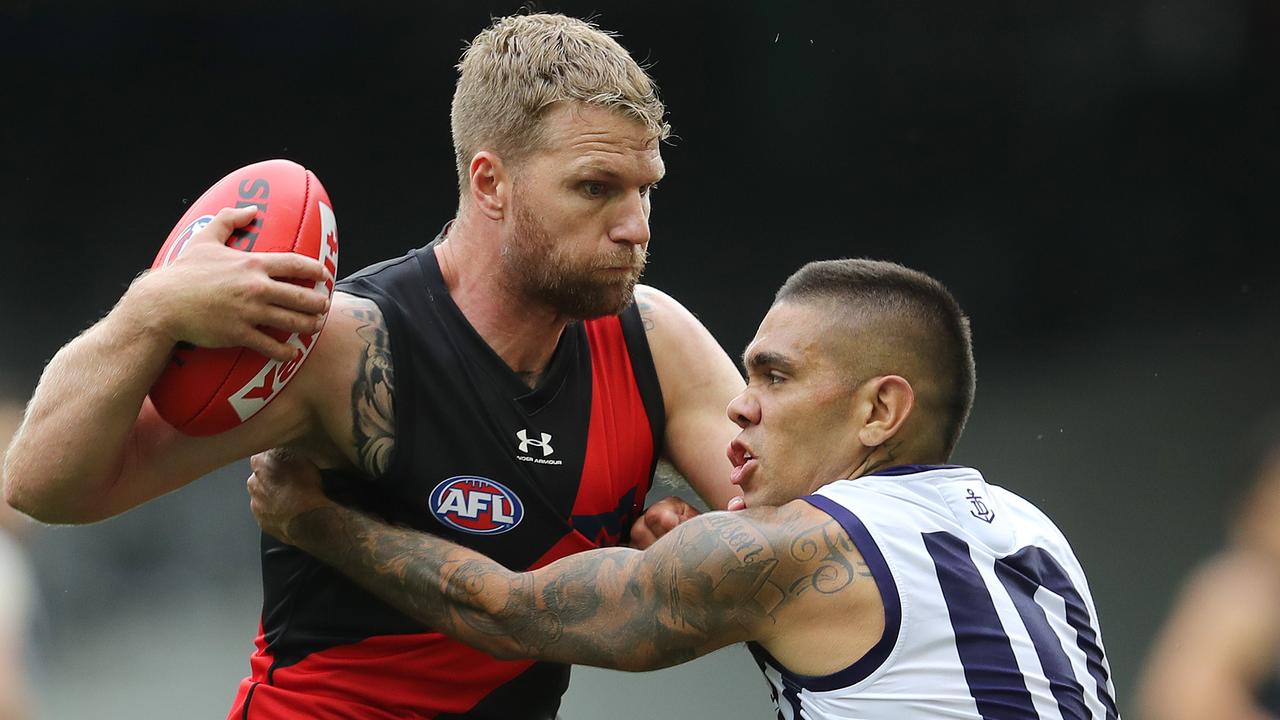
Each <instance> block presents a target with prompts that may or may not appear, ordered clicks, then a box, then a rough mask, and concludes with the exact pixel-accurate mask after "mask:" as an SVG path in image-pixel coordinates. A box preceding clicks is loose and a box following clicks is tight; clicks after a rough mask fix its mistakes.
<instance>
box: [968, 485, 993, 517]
mask: <svg viewBox="0 0 1280 720" xmlns="http://www.w3.org/2000/svg"><path fill="white" fill-rule="evenodd" d="M964 497H965V499H966V500H968V501H969V502H971V503H973V509H972V510H970V511H969V514H970V515H972V516H974V517H976V518H978V519H979V520H981V521H983V522H985V523H987V524H988V525H990V524H991V522H992V521H993V520H995V519H996V514H995V513H994V512H992V511H991V508H989V507H987V504H986V503H984V502H982V496H981V495H978V494H977V493H975V492H974V491H973V488H969V494H968V495H965V496H964Z"/></svg>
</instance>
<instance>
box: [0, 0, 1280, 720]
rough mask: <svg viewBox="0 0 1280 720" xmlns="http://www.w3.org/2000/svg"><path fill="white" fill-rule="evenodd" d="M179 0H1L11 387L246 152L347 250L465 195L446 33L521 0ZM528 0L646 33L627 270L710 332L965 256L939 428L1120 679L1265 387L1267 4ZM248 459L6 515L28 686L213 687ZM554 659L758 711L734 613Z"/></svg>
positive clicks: (207, 710) (1254, 422) (243, 527)
mask: <svg viewBox="0 0 1280 720" xmlns="http://www.w3.org/2000/svg"><path fill="white" fill-rule="evenodd" d="M170 5H171V4H170V3H160V2H139V1H134V2H120V3H112V4H110V5H109V6H108V5H101V4H97V3H92V2H61V3H44V2H31V1H25V2H24V1H22V0H19V1H17V2H13V1H11V2H8V3H5V4H3V5H0V107H3V108H4V109H5V115H4V120H3V122H2V123H0V143H2V145H0V151H2V153H0V157H2V158H3V160H2V161H0V163H2V164H0V167H2V168H3V171H2V172H0V217H4V218H5V220H6V228H5V233H4V235H3V237H2V239H0V243H3V248H4V254H3V256H2V257H3V258H4V261H5V263H6V267H7V268H8V270H9V271H8V272H7V273H6V275H5V278H6V282H5V283H4V286H3V288H0V293H3V295H2V298H3V301H4V306H5V307H6V308H8V309H9V312H7V313H4V314H2V315H0V332H3V333H4V336H5V337H7V338H11V339H12V340H11V341H10V342H8V343H6V345H5V348H4V349H3V350H2V351H0V373H2V374H3V379H2V380H0V390H3V391H4V392H5V393H6V394H8V395H10V396H15V397H20V398H21V397H25V396H26V395H27V394H28V393H29V392H30V389H31V387H32V386H33V384H34V382H35V380H36V378H37V376H38V373H39V370H40V368H41V366H42V365H43V363H44V362H45V361H46V360H47V358H48V357H49V356H51V355H52V354H53V352H54V351H55V350H56V349H57V348H58V347H59V346H60V345H61V344H62V343H64V342H65V341H66V340H67V339H69V338H70V337H72V336H73V335H74V334H75V333H77V332H78V331H79V330H81V329H82V328H84V327H85V326H87V325H88V324H89V323H90V322H92V321H93V320H94V319H95V318H97V317H99V316H101V314H102V313H104V312H106V311H107V310H108V309H109V308H110V306H111V304H112V303H113V302H114V300H115V299H116V298H117V297H118V296H119V294H120V293H121V292H122V290H123V289H124V287H125V286H126V285H127V283H128V281H129V280H130V278H132V277H133V275H134V274H135V273H136V272H137V271H138V270H139V269H140V268H143V267H145V266H146V265H147V264H149V262H150V260H151V257H152V255H153V254H154V252H155V248H156V247H157V246H158V245H159V243H160V241H161V240H162V239H163V237H164V236H165V235H166V234H167V232H168V231H169V229H170V227H171V225H172V223H173V222H174V221H175V220H176V219H177V218H178V216H180V215H181V214H182V210H183V208H184V203H185V202H189V201H190V199H191V198H193V197H194V196H196V195H198V194H199V193H200V192H201V191H202V190H203V189H204V188H205V187H207V186H208V185H209V184H210V183H211V182H212V181H213V180H215V179H216V178H218V177H221V176H222V175H223V174H225V173H226V172H228V171H229V170H231V169H233V168H235V167H238V166H240V165H244V164H247V163H249V162H253V161H256V160H260V159H263V158H267V157H277V156H283V157H289V158H292V159H295V160H298V161H300V162H303V163H304V164H306V165H307V166H309V167H311V168H312V169H313V170H315V171H316V172H317V173H318V174H319V176H320V177H321V178H322V179H323V181H324V183H325V185H326V187H327V188H328V190H329V192H330V195H331V197H332V198H333V200H334V203H335V207H336V210H337V212H338V216H339V220H340V223H341V227H342V241H343V246H342V265H343V272H344V273H346V272H351V271H354V270H355V269H358V268H359V267H361V266H362V265H364V264H367V263H369V262H372V261H375V260H377V259H380V258H383V257H386V256H389V255H392V254H398V253H400V252H402V251H403V250H404V249H406V248H408V247H411V246H414V245H417V244H421V243H422V242H425V241H426V240H428V239H429V238H430V236H431V235H433V234H434V233H435V231H436V230H437V229H438V227H439V226H440V225H441V224H442V223H443V222H444V221H445V220H447V219H448V218H449V217H450V216H451V215H452V212H453V208H454V203H455V197H456V195H455V188H454V184H453V183H454V179H453V174H452V156H451V151H450V148H449V144H448V125H447V112H448V103H449V97H450V93H451V86H452V82H453V71H452V69H451V67H452V64H453V63H454V62H455V61H456V59H457V55H458V53H459V51H460V49H461V46H462V43H463V42H464V41H465V39H467V38H470V37H471V36H473V35H474V34H475V33H476V32H477V31H478V30H479V29H480V28H482V27H483V26H484V25H485V24H486V23H487V19H488V17H489V15H490V14H505V13H507V12H511V11H514V10H515V9H517V8H518V7H519V6H518V5H517V4H515V3H488V4H484V3H471V4H458V5H456V6H447V7H432V6H428V5H426V4H395V3H388V4H384V5H379V6H377V7H374V6H372V5H369V4H366V5H365V6H362V7H356V6H349V5H339V4H336V3H325V2H311V3H301V2H284V3H273V4H271V5H270V6H269V7H264V6H260V5H256V4H251V3H237V2H229V3H220V4H219V5H218V6H217V7H216V8H214V7H206V6H201V7H199V8H191V9H182V10H175V9H173V8H172V7H171V6H170ZM541 7H545V8H548V9H563V10H566V11H568V12H570V13H571V14H576V15H590V14H593V13H594V14H596V15H598V19H599V22H600V23H601V24H602V25H604V26H605V27H607V28H610V29H614V30H617V31H619V32H620V33H621V34H622V41H623V43H624V45H626V46H627V47H628V48H629V49H630V50H631V51H632V52H633V53H634V54H635V55H636V56H637V57H639V58H642V59H645V60H646V62H648V63H650V64H651V65H652V68H651V72H652V74H653V75H654V76H655V78H656V79H657V81H658V82H659V84H660V86H661V88H662V91H663V95H664V98H665V99H666V101H667V103H668V106H669V109H670V111H671V122H672V123H673V125H674V127H675V130H676V133H677V134H678V136H679V137H678V138H677V140H676V141H675V142H674V143H673V144H672V145H671V146H669V147H668V148H665V149H664V157H665V158H666V161H667V164H668V170H669V177H668V179H667V180H666V181H664V183H663V186H662V188H661V189H660V190H659V191H658V194H657V195H656V196H655V209H654V217H653V235H654V240H653V245H652V248H651V249H652V251H653V255H652V262H651V266H650V267H651V269H650V271H649V272H648V274H647V275H646V281H647V282H649V283H651V284H654V285H656V286H658V287H660V288H662V289H664V290H667V291H668V292H670V293H671V294H673V295H674V296H675V297H677V298H679V299H681V300H682V301H683V302H684V303H685V304H686V305H687V306H688V307H690V308H691V309H692V310H693V311H695V312H696V313H698V314H699V316H700V317H701V318H702V319H703V321H704V322H705V323H706V324H707V326H708V327H709V328H710V329H711V330H712V332H713V333H714V334H715V335H716V337H717V338H718V339H719V340H720V341H721V343H722V344H723V345H724V346H725V348H726V349H727V350H728V351H729V352H730V353H731V354H734V355H736V354H737V353H739V352H740V351H741V349H742V348H743V346H744V345H745V344H746V342H747V341H748V340H749V339H750V337H751V335H752V334H753V332H754V328H755V324H756V322H757V321H758V319H759V318H760V317H761V316H762V314H763V312H764V310H765V309H766V308H767V306H768V302H769V298H770V296H771V294H772V292H773V290H774V289H775V288H776V287H777V285H778V284H780V283H781V281H782V280H783V279H785V277H786V276H787V275H788V274H789V273H790V272H791V271H793V270H794V269H795V268H797V267H798V266H799V265H801V264H802V263H803V262H805V261H807V260H811V259H815V258H821V257H837V256H872V257H882V258H888V259H893V260H897V261H900V262H904V263H906V264H908V265H912V266H915V267H918V268H920V269H923V270H926V271H928V272H930V273H932V274H934V275H935V276H937V277H938V278H939V279H941V280H942V281H943V282H945V283H946V284H947V285H948V286H950V287H951V288H952V289H953V290H954V291H955V293H956V295H957V296H958V298H959V299H960V302H961V304H962V305H963V306H964V307H966V308H967V310H968V311H969V312H970V314H971V315H972V318H973V324H974V329H975V338H976V343H977V355H978V364H979V385H978V397H977V405H976V407H975V410H974V414H973V418H972V420H971V422H970V425H969V428H968V430H967V432H966V436H965V439H964V440H963V441H962V443H961V447H960V451H959V453H958V457H957V458H956V459H957V460H958V461H959V462H964V463H968V464H973V465H975V466H977V467H979V468H981V469H982V470H983V471H984V472H985V474H986V475H987V477H988V479H989V480H990V481H991V482H994V483H997V484H1000V485H1004V486H1006V487H1009V488H1011V489H1013V490H1015V491H1017V492H1019V493H1021V494H1023V495H1025V496H1027V497H1029V498H1030V499H1032V500H1033V501H1035V502H1036V503H1037V504H1039V505H1040V506H1041V507H1042V508H1043V509H1044V510H1046V511H1047V512H1048V513H1049V514H1050V515H1051V516H1052V517H1054V518H1055V519H1056V520H1057V521H1058V522H1059V524H1060V525H1061V526H1062V528H1063V529H1064V530H1065V532H1066V533H1067V536H1068V537H1069V538H1071V540H1072V542H1073V544H1074V546H1075V548H1076V550H1077V553H1078V554H1079V555H1080V557H1081V560H1082V561H1083V563H1084V566H1085V568H1086V571H1087V572H1088V574H1089V577H1090V580H1091V584H1092V588H1093V592H1094V596H1095V598H1096V600H1097V604H1098V607H1099V610H1100V613H1101V616H1102V627H1103V634H1104V639H1105V640H1106V645H1107V649H1108V651H1109V656H1110V661H1111V666H1112V669H1113V671H1114V674H1115V682H1116V686H1117V690H1118V693H1119V695H1120V700H1121V708H1122V710H1125V709H1127V708H1128V707H1130V705H1129V697H1130V694H1131V692H1132V689H1133V685H1134V683H1135V681H1136V674H1137V671H1138V667H1139V665H1140V663H1141V660H1142V657H1143V654H1144V653H1145V651H1146V648H1147V646H1148V643H1149V642H1150V639H1151V636H1152V634H1153V633H1154V631H1155V628H1156V627H1157V625H1158V622H1159V619H1160V617H1161V615H1162V614H1163V613H1164V611H1165V610H1166V608H1167V607H1168V604H1169V602H1170V601H1171V597H1172V593H1173V592H1174V591H1175V590H1176V587H1177V585H1178V582H1179V577H1180V576H1181V575H1182V574H1183V573H1184V572H1185V571H1186V570H1187V569H1188V568H1189V567H1190V566H1191V564H1193V563H1194V562H1195V561H1196V560H1197V559H1199V558H1201V557H1203V556H1204V555H1206V554H1207V553H1209V552H1211V551H1212V550H1213V548H1214V547H1215V546H1216V545H1217V543H1218V542H1219V541H1220V538H1221V527H1222V521H1223V518H1224V516H1225V513H1226V512H1227V511H1228V509H1229V508H1230V507H1231V504H1232V503H1233V502H1235V500H1236V498H1237V497H1238V495H1239V493H1240V491H1241V490H1242V488H1243V487H1244V486H1245V484H1246V483H1247V481H1248V478H1249V473H1250V472H1251V470H1252V465H1253V462H1254V460H1255V459H1256V458H1255V455H1256V452H1257V445H1258V442H1259V440H1258V438H1257V437H1256V430H1257V428H1258V427H1259V425H1260V423H1261V422H1262V421H1263V419H1264V418H1266V417H1267V416H1269V415H1270V414H1271V413H1273V412H1274V411H1275V410H1276V409H1277V400H1278V399H1280V398H1278V397H1277V395H1278V393H1277V384H1276V381H1275V376H1274V373H1275V368H1276V367H1277V361H1278V360H1280V339H1278V338H1277V333H1276V318H1277V310H1278V309H1280V291H1278V289H1277V283H1276V280H1275V275H1276V268H1277V261H1278V260H1280V243H1277V242H1276V239H1275V238H1276V230H1277V223H1276V210H1275V207H1276V205H1275V202H1274V201H1273V199H1272V198H1273V196H1274V195H1275V192H1276V190H1277V188H1278V187H1280V186H1278V184H1277V167H1280V165H1278V164H1277V160H1280V158H1278V157H1277V155H1278V154H1280V150H1278V149H1277V145H1276V143H1275V142H1274V139H1273V135H1274V128H1275V126H1276V120H1277V109H1278V108H1280V102H1278V101H1280V91H1278V88H1277V85H1276V83H1275V81H1274V79H1273V75H1274V69H1275V68H1276V67H1278V66H1280V57H1278V55H1280V44H1278V43H1276V42H1274V38H1275V37H1276V33H1277V30H1280V10H1278V9H1277V6H1276V4H1275V3H1271V2H1266V1H1265V0H1213V1H1212V2H1210V1H1208V0H1206V1H1205V2H1197V1H1194V0H1122V1H1120V2H1114V1H1113V2H1103V1H1102V0H1082V1H1081V2H1075V3H1069V4H1068V3H1061V4H1045V3H1034V4H1014V3H994V2H975V3H963V4H950V3H937V2H933V3H926V2H910V1H899V2H889V1H887V0H886V1H885V2H852V3H834V2H830V3H818V2H813V3H805V2H795V3H773V2H758V3H727V2H725V3H699V2H681V3H676V2H652V3H644V4H639V3H636V4H623V3H594V4H593V3H581V2H566V3H545V4H543V5H542V6H541ZM91 431H92V429H91V428H86V432H91ZM245 475H246V470H245V468H244V467H242V466H233V467H232V468H229V469H228V470H226V471H224V472H222V473H218V474H215V475H214V476H211V477H209V478H206V479H204V480H201V481H199V482H197V483H195V484H193V485H192V486H190V487H188V488H185V489H183V490H182V491H180V492H178V493H175V494H173V495H171V496H168V497H165V498H162V499H160V500H157V501H155V502H153V503H150V504H148V505H146V506H144V507H142V508H139V509H137V510H134V511H132V512H130V513H127V514H126V515H124V516H121V517H119V518H116V519H113V520H110V521H107V522H105V523H100V524H98V525H94V526H90V527H78V528H43V527H41V528H34V529H33V531H32V532H30V533H29V534H28V535H27V538H26V540H27V544H28V547H29V549H30V557H31V560H32V563H33V566H34V568H35V571H36V575H37V580H38V584H39V591H40V597H41V602H40V614H39V617H38V626H37V628H36V632H35V635H34V645H35V647H34V661H33V662H34V669H35V673H36V678H37V684H38V688H39V704H40V708H41V715H40V716H39V717H48V718H81V717H94V718H126V717H127V718H172V717H222V716H223V715H224V714H225V712H226V709H227V707H228V706H229V704H230V702H231V699H232V695H233V693H234V688H235V684H236V683H237V682H238V680H239V679H240V678H241V677H243V676H244V675H245V674H246V673H247V671H248V663H247V656H248V653H249V651H250V647H251V645H250V643H251V639H252V636H253V635H254V634H255V632H256V627H257V617H258V612H259V610H260V603H261V591H260V588H259V586H258V574H257V573H258V566H257V533H256V528H255V526H254V525H253V521H252V518H251V517H250V516H249V514H248V510H247V503H246V497H245V494H244V491H243V487H242V482H243V479H244V477H245ZM574 677H575V679H574V681H573V684H572V687H571V690H570V695H569V697H568V698H567V700H566V704H565V714H566V717H568V718H571V719H572V718H600V717H610V718H619V719H626V718H651V717H701V718H760V719H761V720H764V719H765V718H768V717H769V713H768V711H767V706H766V700H767V693H766V689H765V687H764V683H763V681H762V680H761V679H760V678H759V677H758V676H757V674H756V672H755V670H754V668H753V666H752V664H751V662H750V660H749V658H748V657H747V656H746V654H745V652H744V651H743V650H742V649H741V648H730V649H727V650H724V651H721V652H719V653H716V654H714V655H712V656H711V657H709V658H706V659H703V660H700V661H698V662H696V663H693V664H691V665H689V666H686V667H683V668H678V669H675V670H670V671H666V672H663V673H654V674H649V675H637V676H627V677H623V676H621V675H620V674H618V673H611V672H605V671H596V670H579V671H576V672H575V676H574Z"/></svg>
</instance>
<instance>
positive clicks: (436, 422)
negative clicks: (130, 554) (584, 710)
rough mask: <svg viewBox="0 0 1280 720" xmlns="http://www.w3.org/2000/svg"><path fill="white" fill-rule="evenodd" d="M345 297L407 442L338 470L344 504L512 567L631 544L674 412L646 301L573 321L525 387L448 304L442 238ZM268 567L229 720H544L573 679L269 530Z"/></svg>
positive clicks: (377, 269)
mask: <svg viewBox="0 0 1280 720" xmlns="http://www.w3.org/2000/svg"><path fill="white" fill-rule="evenodd" d="M433 245H434V243H433ZM339 289H340V290H342V291H344V292H347V293H351V294H353V295H358V296H361V297H364V298H368V299H369V300H372V301H374V302H375V303H377V305H378V307H379V308H380V309H381V310H382V314H383V318H384V319H385V321H386V327H387V332H388V334H389V338H390V346H391V357H392V362H393V364H394V379H395V422H396V433H395V435H396V442H395V451H394V453H393V455H392V459H391V464H390V467H389V469H388V471H387V473H386V474H385V475H384V476H383V477H381V478H378V479H375V480H369V479H366V478H354V477H346V476H341V475H338V474H335V473H326V477H325V481H326V489H327V490H328V492H329V493H330V494H331V495H332V496H334V497H336V498H339V499H341V500H342V501H343V502H345V503H347V504H350V505H354V506H358V507H361V508H363V509H366V510H369V511H371V512H374V513H376V514H378V515H380V516H382V517H384V518H386V519H387V520H390V521H391V522H394V523H397V524H402V525H406V526H410V527H414V528H418V529H421V530H425V531H427V532H431V533H434V534H436V535H440V536H443V537H446V538H448V539H449V540H452V541H453V542H456V543H459V544H462V545H465V546H467V547H469V548H472V549H474V550H477V551H479V552H482V553H484V554H485V555H488V556H489V557H491V558H493V559H494V560H496V561H498V562H500V563H502V564H503V565H504V566H506V567H508V568H510V569H513V570H525V569H532V568H537V567H540V566H542V565H545V564H547V563H550V562H552V561H554V560H556V559H558V558H561V557H564V556H566V555H569V554H571V553H575V552H579V551H582V550H589V549H592V548H597V547H602V546H608V545H615V544H617V543H619V542H621V541H624V540H625V539H626V535H627V533H628V531H629V529H630V527H631V523H632V521H633V520H634V519H635V518H636V517H638V516H639V514H640V513H641V512H642V510H643V502H644V497H645V494H646V492H647V491H648V489H649V482H650V479H651V478H652V476H653V469H654V466H655V464H656V462H657V457H658V454H659V451H660V442H661V438H662V433H663V424H664V417H665V413H664V410H663V407H662V395H661V392H660V389H659V387H658V378H657V372H656V371H655V369H654V365H653V358H652V356H651V355H650V353H649V346H648V341H647V340H646V339H645V335H644V328H643V326H642V324H641V320H640V315H639V312H638V310H637V309H636V307H635V306H634V305H632V306H631V307H628V308H627V309H626V310H625V311H623V312H622V313H621V314H620V315H618V316H610V317H604V318H599V319H596V320H589V321H585V322H576V323H573V324H571V325H569V326H568V327H567V328H566V329H565V330H564V333H563V334H562V336H561V338H560V342H559V345H558V346H557V347H556V350H555V353H554V355H553V356H552V358H551V361H550V364H549V365H548V367H547V370H546V371H545V372H544V373H543V375H542V378H541V379H540V381H539V384H538V386H537V387H536V388H534V389H532V390H531V389H530V388H529V387H528V386H527V385H525V384H524V383H523V382H522V381H521V379H520V378H519V377H518V376H517V375H516V374H515V373H513V372H512V371H511V369H510V368H509V367H508V366H507V365H506V364H505V363H504V362H503V360H502V359H501V358H500V357H499V356H498V355H497V354H496V353H495V352H494V351H493V350H492V349H491V348H490V347H489V346H488V345H487V344H486V343H485V342H484V340H483V339H482V338H481V337H480V335H479V334H478V333H477V332H476V331H475V329H474V328H472V327H471V325H470V324H469V323H468V322H467V320H466V318H465V317H464V316H463V315H462V312H461V311H460V310H459V309H458V307H457V305H455V304H454V302H453V300H452V299H451V298H450V297H449V293H448V290H447V289H446V287H445V284H444V279H443V277H442V276H441V274H440V266H439V264H438V263H437V261H436V257H435V252H434V250H433V247H432V246H431V245H429V246H427V247H425V248H420V249H418V250H414V251H412V252H410V253H409V254H408V255H406V256H404V257H402V258H398V259H394V260H389V261H387V262H384V263H381V264H378V265H374V266H372V267H369V268H366V269H365V270H362V271H361V272H359V273H357V274H356V275H354V276H352V277H350V278H348V279H347V280H345V281H343V282H342V283H340V284H339ZM262 575H263V586H264V603H263V612H262V627H261V632H260V634H259V636H258V638H257V641H256V645H257V651H256V652H255V653H254V654H253V656H252V658H251V661H250V665H251V668H252V674H251V676H250V677H249V678H247V679H245V680H244V681H243V682H242V683H241V685H240V689H239V693H238V694H237V697H236V701H235V705H234V706H233V708H232V711H231V714H230V716H229V718H236V719H245V720H278V719H280V718H289V719H291V720H292V719H295V718H308V719H310V720H326V719H329V718H333V719H337V718H364V719H368V720H380V719H383V718H386V719H388V720H389V719H390V718H438V719H440V720H446V719H450V720H451V719H454V718H468V719H476V720H479V719H482V718H483V719H486V720H487V719H490V718H492V719H494V720H497V719H499V718H501V719H502V720H513V719H518V718H528V719H530V720H540V719H543V718H546V719H547V720H550V719H551V718H554V717H555V715H556V711H557V709H558V708H559V706H560V696H561V695H562V694H563V693H564V691H565V689H566V688H567V687H568V683H569V668H568V666H565V665H560V664H556V663H544V662H533V661H516V662H509V661H500V660H496V659H494V658H492V657H490V656H488V655H486V654H484V653H482V652H480V651H477V650H473V649H471V648H469V647H467V646H465V645H463V644H461V643H459V642H457V641H454V640H452V639H450V638H447V637H445V636H443V635H441V634H440V633H437V632H433V631H432V629H431V628H429V627H425V626H423V625H422V624H421V623H419V622H417V621H415V620H413V619H411V618H409V617H407V616H406V615H404V614H402V613H400V612H399V611H397V610H395V609H393V608H392V607H391V606H389V605H387V604H386V603H384V602H382V601H381V600H379V599H377V598H376V597H374V596H373V595H372V594H370V593H368V592H366V591H364V590H363V589H361V588H360V587H358V586H357V585H355V584H354V583H352V582H350V581H349V580H347V579H346V578H344V577H342V576H341V575H339V574H338V573H336V572H335V571H333V570H331V569H330V568H329V567H328V566H326V565H324V564H322V563H320V562H319V561H317V560H315V559H313V558H312V557H310V556H309V555H306V554H305V553H302V552H300V551H298V550H297V549H295V548H293V547H290V546H287V545H282V544H280V543H278V542H276V541H275V540H274V539H272V538H271V537H269V536H265V535H264V536H263V541H262Z"/></svg>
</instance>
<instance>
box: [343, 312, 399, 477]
mask: <svg viewBox="0 0 1280 720" xmlns="http://www.w3.org/2000/svg"><path fill="white" fill-rule="evenodd" d="M345 312H346V313H347V314H348V315H350V316H351V317H353V318H355V319H356V320H358V321H360V323H361V324H360V326H359V327H358V328H357V329H356V334H357V335H358V336H359V338H360V339H361V340H362V341H363V347H362V348H361V351H360V360H359V365H358V367H357V369H356V380H355V383H354V384H353V385H352V386H351V434H352V439H353V440H354V441H355V450H356V457H357V459H358V461H359V463H360V467H361V469H363V470H364V471H365V472H366V473H368V474H369V475H370V476H372V477H379V476H381V475H382V474H383V473H384V472H386V470H387V463H388V462H389V461H390V460H391V451H392V449H394V447H395V402H394V397H393V396H394V393H395V381H394V380H395V376H394V373H393V372H392V369H393V368H392V364H391V345H390V342H389V341H388V338H387V327H386V324H385V322H384V321H383V319H382V312H381V311H380V310H379V309H378V306H377V305H376V304H375V303H373V302H372V301H370V300H360V301H359V303H358V305H357V306H356V307H353V308H351V309H349V310H346V311H345Z"/></svg>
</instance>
